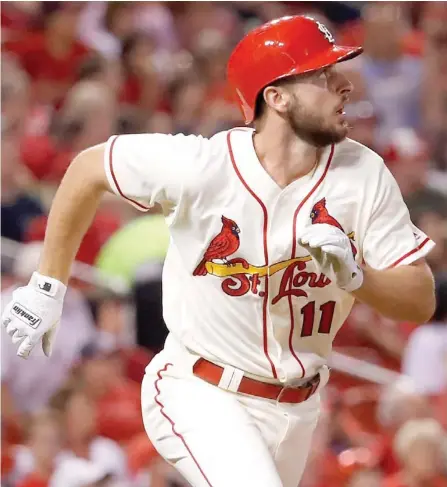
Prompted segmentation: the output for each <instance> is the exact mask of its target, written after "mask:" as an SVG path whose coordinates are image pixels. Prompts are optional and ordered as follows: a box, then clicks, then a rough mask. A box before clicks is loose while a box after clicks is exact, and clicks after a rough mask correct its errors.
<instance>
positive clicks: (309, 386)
mask: <svg viewBox="0 0 447 487" xmlns="http://www.w3.org/2000/svg"><path fill="white" fill-rule="evenodd" d="M193 372H194V375H195V376H197V377H200V378H201V379H203V380H205V381H206V382H209V383H210V384H213V385H215V386H217V385H219V382H220V379H221V377H222V374H223V372H224V369H223V367H220V366H219V365H216V364H213V363H212V362H209V361H208V360H206V359H204V358H199V360H197V362H196V363H195V364H194V367H193ZM319 383H320V374H317V375H315V376H314V377H312V378H311V379H310V380H309V381H308V382H306V383H305V384H303V385H302V386H299V387H283V386H280V385H278V384H269V383H267V382H261V381H258V380H255V379H251V378H250V377H246V376H243V377H242V380H241V383H240V385H239V388H238V390H237V392H241V393H243V394H248V395H250V396H258V397H263V398H265V399H272V400H274V401H278V402H288V403H294V404H298V403H300V402H303V401H306V400H307V399H309V397H310V396H311V395H312V394H313V393H314V392H315V391H316V390H317V387H318V384H319Z"/></svg>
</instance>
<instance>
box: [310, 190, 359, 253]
mask: <svg viewBox="0 0 447 487" xmlns="http://www.w3.org/2000/svg"><path fill="white" fill-rule="evenodd" d="M310 219H311V220H312V224H317V223H326V224H328V225H333V226H334V227H337V228H339V229H340V230H341V231H342V232H343V233H345V234H346V232H345V231H344V229H343V227H342V226H341V225H340V223H339V222H338V221H337V220H336V219H335V218H334V217H333V216H331V215H330V214H329V212H328V211H327V208H326V198H323V199H321V200H320V201H317V202H316V203H315V204H314V206H313V208H312V211H311V212H310ZM347 236H348V237H349V239H350V241H351V249H352V254H353V256H354V257H355V256H356V255H357V249H356V248H355V245H354V244H353V243H352V240H354V234H353V233H350V234H349V235H347Z"/></svg>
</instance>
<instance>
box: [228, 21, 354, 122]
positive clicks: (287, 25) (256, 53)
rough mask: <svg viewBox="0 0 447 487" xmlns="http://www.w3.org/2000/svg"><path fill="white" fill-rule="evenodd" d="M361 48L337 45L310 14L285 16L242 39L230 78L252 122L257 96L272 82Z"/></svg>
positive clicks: (230, 66) (342, 58)
mask: <svg viewBox="0 0 447 487" xmlns="http://www.w3.org/2000/svg"><path fill="white" fill-rule="evenodd" d="M362 51H363V49H362V48H361V47H344V46H337V45H335V40H334V38H333V37H332V34H331V33H330V32H329V30H328V29H327V28H326V26H325V25H323V24H322V23H321V22H318V21H317V20H314V19H312V18H311V17H305V16H291V17H282V18H280V19H276V20H272V21H271V22H268V23H267V24H264V25H261V26H260V27H257V28H256V29H254V30H252V31H251V32H249V33H248V34H247V35H246V36H245V37H244V38H243V39H242V40H241V41H240V42H239V44H238V45H237V46H236V48H235V49H234V51H233V53H232V54H231V56H230V59H229V61H228V80H229V82H230V84H231V85H232V87H233V89H234V90H235V91H236V94H237V98H238V102H239V105H240V107H241V109H242V112H243V114H244V117H245V121H246V123H250V122H252V121H253V118H254V111H255V103H256V97H257V96H258V94H259V92H260V91H261V90H262V89H263V88H265V87H266V86H267V85H269V84H270V83H273V82H274V81H276V80H278V79H281V78H286V77H287V76H294V75H297V74H302V73H307V72H309V71H314V70H316V69H321V68H325V67H326V66H330V65H331V64H335V63H339V62H340V61H346V60H348V59H352V58H354V57H355V56H358V55H359V54H360V53H361V52H362Z"/></svg>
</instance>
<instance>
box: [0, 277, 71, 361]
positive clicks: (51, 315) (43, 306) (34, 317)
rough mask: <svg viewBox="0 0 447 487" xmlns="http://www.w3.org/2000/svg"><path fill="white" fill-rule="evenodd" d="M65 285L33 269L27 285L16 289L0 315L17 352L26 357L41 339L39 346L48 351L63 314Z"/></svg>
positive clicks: (46, 352)
mask: <svg viewBox="0 0 447 487" xmlns="http://www.w3.org/2000/svg"><path fill="white" fill-rule="evenodd" d="M66 291H67V287H66V286H65V285H64V284H63V283H62V282H60V281H58V280H57V279H53V278H52V277H46V276H42V275H41V274H39V273H38V272H34V274H33V275H32V277H31V280H30V282H29V284H28V285H27V286H24V287H20V288H18V289H16V290H15V291H14V292H13V294H12V301H11V302H10V303H9V304H8V305H7V306H6V308H5V310H4V312H3V315H2V324H3V326H4V327H5V328H6V332H7V333H8V335H10V336H11V338H12V342H13V343H14V344H20V345H19V348H18V350H17V355H18V356H19V357H22V358H25V359H26V358H28V357H29V354H30V353H31V351H32V350H33V348H34V347H35V346H36V344H37V343H38V342H39V340H40V339H42V349H43V351H44V353H45V355H46V356H47V357H49V356H50V355H51V351H52V345H53V342H54V340H55V337H56V333H57V328H58V326H59V322H60V318H61V315H62V306H63V302H64V296H65V292H66Z"/></svg>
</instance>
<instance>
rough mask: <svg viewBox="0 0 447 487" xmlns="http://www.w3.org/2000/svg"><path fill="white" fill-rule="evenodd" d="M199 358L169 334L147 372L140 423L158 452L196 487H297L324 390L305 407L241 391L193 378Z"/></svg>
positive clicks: (306, 402) (322, 384) (326, 377)
mask: <svg viewBox="0 0 447 487" xmlns="http://www.w3.org/2000/svg"><path fill="white" fill-rule="evenodd" d="M197 359H198V356H196V355H194V354H192V353H191V352H189V351H187V350H186V349H184V347H182V346H180V345H179V344H178V343H177V342H175V343H174V341H173V339H172V337H169V338H168V342H167V345H166V347H165V349H164V350H163V351H162V352H161V353H159V354H158V355H157V356H156V357H154V359H153V360H152V361H151V363H150V364H149V366H148V367H147V369H146V375H145V378H144V380H143V385H142V410H143V421H144V425H145V428H146V432H147V434H148V436H149V438H150V440H151V442H152V443H153V445H154V446H155V448H156V449H157V450H158V452H159V453H160V455H162V456H163V457H164V458H165V460H167V461H168V462H169V463H171V464H172V465H173V466H174V467H175V468H176V469H177V470H178V471H179V472H180V473H181V474H182V475H183V476H184V477H185V479H186V480H187V481H188V482H189V483H190V484H191V485H192V486H193V487H297V486H298V484H299V481H300V478H301V475H302V473H303V470H304V467H305V464H306V459H307V455H308V452H309V448H310V443H311V438H312V433H313V431H314V429H315V426H316V424H317V420H318V415H319V402H320V398H319V391H318V390H317V392H316V393H315V394H314V395H313V396H311V397H310V398H309V399H308V400H307V401H305V402H302V403H300V404H287V403H278V402H276V401H272V400H268V399H263V398H258V397H253V396H247V395H243V394H237V393H234V392H230V391H227V390H224V389H221V388H219V387H217V386H214V385H212V384H209V383H207V382H205V381H204V380H202V379H200V378H197V377H195V376H194V375H193V373H192V367H193V364H194V363H195V361H196V360H197ZM328 375H329V374H328V371H327V369H325V370H323V372H322V373H321V376H322V377H321V381H320V385H319V389H321V387H323V386H324V385H325V384H326V382H327V380H328Z"/></svg>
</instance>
